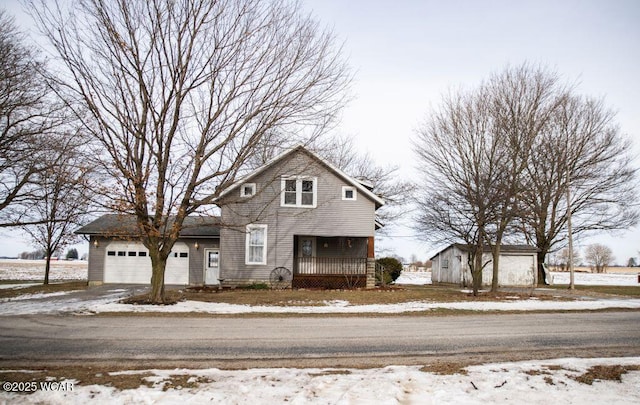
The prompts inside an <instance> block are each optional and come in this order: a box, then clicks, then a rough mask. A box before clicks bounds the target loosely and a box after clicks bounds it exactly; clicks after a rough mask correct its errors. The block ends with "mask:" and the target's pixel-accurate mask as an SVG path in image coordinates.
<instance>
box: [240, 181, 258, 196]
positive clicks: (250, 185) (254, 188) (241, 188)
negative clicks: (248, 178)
mask: <svg viewBox="0 0 640 405" xmlns="http://www.w3.org/2000/svg"><path fill="white" fill-rule="evenodd" d="M245 187H250V188H251V194H246V193H245ZM256 190H257V187H256V183H244V184H242V185H241V186H240V197H243V198H248V197H253V196H254V195H256Z"/></svg>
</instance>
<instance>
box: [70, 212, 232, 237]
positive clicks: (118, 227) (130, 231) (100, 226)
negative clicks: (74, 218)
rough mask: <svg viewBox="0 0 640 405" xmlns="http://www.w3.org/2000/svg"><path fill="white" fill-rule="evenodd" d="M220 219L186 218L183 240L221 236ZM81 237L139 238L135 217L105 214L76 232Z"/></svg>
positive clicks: (183, 227)
mask: <svg viewBox="0 0 640 405" xmlns="http://www.w3.org/2000/svg"><path fill="white" fill-rule="evenodd" d="M219 225H220V218H219V217H205V216H199V217H186V218H185V219H184V223H183V224H182V230H181V231H180V237H181V238H196V237H202V238H211V237H219V236H220V227H219ZM75 233H76V234H81V235H106V236H121V237H125V236H138V235H139V233H138V226H137V224H136V217H135V216H134V215H123V214H105V215H103V216H101V217H99V218H97V219H95V220H94V221H92V222H90V223H88V224H87V225H85V226H83V227H81V228H80V229H78V230H76V231H75Z"/></svg>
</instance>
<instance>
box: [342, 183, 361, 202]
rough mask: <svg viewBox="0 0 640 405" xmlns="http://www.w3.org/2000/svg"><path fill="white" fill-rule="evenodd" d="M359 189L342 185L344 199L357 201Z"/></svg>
mask: <svg viewBox="0 0 640 405" xmlns="http://www.w3.org/2000/svg"><path fill="white" fill-rule="evenodd" d="M357 195H358V194H357V191H356V188H355V187H351V186H342V199H343V200H345V201H355V200H356V198H357Z"/></svg>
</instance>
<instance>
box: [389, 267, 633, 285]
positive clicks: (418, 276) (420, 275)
mask: <svg viewBox="0 0 640 405" xmlns="http://www.w3.org/2000/svg"><path fill="white" fill-rule="evenodd" d="M638 274H640V268H639V269H638ZM638 274H635V273H631V274H629V273H627V274H617V273H578V272H576V273H574V283H575V284H576V285H621V286H623V285H632V286H640V283H638ZM551 275H552V276H553V284H559V285H562V284H566V285H569V273H568V272H555V271H554V272H551ZM395 284H399V285H402V284H404V285H407V284H413V285H426V284H431V272H430V271H421V272H405V271H403V272H402V273H401V274H400V277H398V279H397V280H396V281H395Z"/></svg>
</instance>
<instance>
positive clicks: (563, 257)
mask: <svg viewBox="0 0 640 405" xmlns="http://www.w3.org/2000/svg"><path fill="white" fill-rule="evenodd" d="M572 258H573V265H574V266H577V265H578V264H580V260H581V259H580V252H579V251H578V250H576V249H573V255H572ZM557 260H558V263H557V264H558V265H559V266H560V269H561V270H562V271H565V270H566V271H569V248H564V249H562V250H561V251H560V252H559V253H558V255H557Z"/></svg>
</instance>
